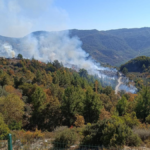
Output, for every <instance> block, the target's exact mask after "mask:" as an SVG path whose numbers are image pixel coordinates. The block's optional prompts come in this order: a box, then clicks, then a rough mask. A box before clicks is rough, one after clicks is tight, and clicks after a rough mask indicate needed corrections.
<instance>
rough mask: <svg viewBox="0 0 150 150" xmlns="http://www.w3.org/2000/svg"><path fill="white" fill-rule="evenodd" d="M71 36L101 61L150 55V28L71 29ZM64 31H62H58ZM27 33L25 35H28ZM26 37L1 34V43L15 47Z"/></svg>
mask: <svg viewBox="0 0 150 150" xmlns="http://www.w3.org/2000/svg"><path fill="white" fill-rule="evenodd" d="M66 31H69V36H70V37H74V36H77V37H78V38H79V39H80V40H81V41H82V48H83V50H85V51H86V52H87V53H89V54H90V56H91V57H92V58H93V59H95V60H96V61H97V62H100V63H108V64H110V65H114V66H119V65H121V64H123V63H125V62H127V61H128V60H130V59H133V58H135V57H137V56H142V55H146V56H150V28H149V27H144V28H132V29H127V28H123V29H113V30H106V31H99V30H96V29H92V30H78V29H70V30H66ZM57 32H62V31H57ZM50 33H51V32H48V31H35V32H32V33H30V34H29V35H33V36H35V37H39V36H41V35H45V34H50ZM27 36H28V35H26V36H25V37H27ZM25 37H22V38H12V37H5V36H0V43H4V42H7V43H9V44H11V45H12V47H13V48H14V49H15V48H17V44H18V43H19V42H20V41H21V40H22V39H23V38H25Z"/></svg>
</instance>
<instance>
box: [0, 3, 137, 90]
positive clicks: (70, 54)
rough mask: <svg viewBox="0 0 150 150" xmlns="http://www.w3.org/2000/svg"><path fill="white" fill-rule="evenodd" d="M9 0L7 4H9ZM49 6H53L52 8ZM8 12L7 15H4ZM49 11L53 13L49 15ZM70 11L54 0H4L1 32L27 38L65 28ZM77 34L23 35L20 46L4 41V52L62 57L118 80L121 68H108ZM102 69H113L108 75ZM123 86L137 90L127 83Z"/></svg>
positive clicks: (46, 59) (0, 13) (45, 59)
mask: <svg viewBox="0 0 150 150" xmlns="http://www.w3.org/2000/svg"><path fill="white" fill-rule="evenodd" d="M6 2H7V3H6ZM48 8H49V9H48ZM4 14H5V15H4ZM47 14H49V15H47ZM67 17H68V15H67V13H66V12H65V11H64V10H62V9H58V8H56V7H55V6H53V4H52V0H45V1H44V3H43V0H32V1H31V0H21V1H20V0H6V1H4V0H0V20H3V21H2V22H1V24H0V34H1V35H4V36H9V37H23V36H25V35H27V34H28V33H30V32H32V31H35V30H48V31H53V30H61V29H65V28H66V20H67ZM81 45H82V42H81V41H80V40H79V39H78V38H77V37H72V38H70V37H69V32H68V31H62V32H49V34H40V35H38V36H36V35H35V34H30V35H28V36H25V37H24V38H20V39H19V42H18V43H17V46H16V47H13V46H12V45H11V44H9V43H8V42H7V43H3V42H2V43H0V55H1V56H5V57H11V58H12V57H14V56H15V57H16V56H17V55H18V54H19V53H21V54H22V55H23V57H24V58H29V59H31V58H32V57H34V58H35V59H38V60H40V61H43V62H49V61H51V62H53V61H54V60H58V61H59V62H62V63H63V65H64V66H66V67H71V65H76V66H77V67H78V68H84V69H86V70H87V71H88V73H89V74H92V75H95V74H96V75H97V76H98V77H99V78H100V79H103V81H106V82H108V81H109V82H110V85H111V83H112V82H113V81H114V80H117V76H116V74H117V71H116V70H115V69H113V70H111V69H109V68H104V67H102V66H100V64H98V63H96V62H95V61H94V60H93V59H91V58H90V57H89V54H87V53H86V52H85V51H84V50H83V49H82V48H81ZM102 70H107V71H110V72H113V73H114V74H115V75H114V77H112V76H107V75H106V74H105V73H102V72H101V71H102ZM122 88H123V89H125V90H126V91H129V92H134V90H133V88H131V87H129V86H127V85H125V84H124V86H122Z"/></svg>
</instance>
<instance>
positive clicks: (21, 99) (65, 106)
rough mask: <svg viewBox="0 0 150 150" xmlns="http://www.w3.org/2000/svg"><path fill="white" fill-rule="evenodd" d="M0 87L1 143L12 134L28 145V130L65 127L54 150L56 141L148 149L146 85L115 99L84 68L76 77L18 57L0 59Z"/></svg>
mask: <svg viewBox="0 0 150 150" xmlns="http://www.w3.org/2000/svg"><path fill="white" fill-rule="evenodd" d="M0 84H1V86H0V139H5V137H6V135H7V134H8V133H9V132H12V133H14V132H15V133H16V135H17V136H18V135H20V134H21V135H22V136H23V135H24V136H25V137H24V138H26V140H29V135H31V134H30V133H31V131H32V132H33V131H36V135H37V132H38V135H39V133H41V131H42V132H44V131H46V133H47V132H48V131H49V132H51V131H54V130H55V129H56V127H60V126H67V127H70V128H67V129H65V130H64V131H62V132H60V133H59V134H58V135H56V136H55V137H53V138H54V143H53V144H54V146H55V143H56V142H57V143H65V144H64V147H69V146H70V144H74V143H75V142H77V141H78V142H80V143H82V144H84V145H87V144H94V145H99V143H100V144H101V145H104V146H118V145H119V146H122V145H129V146H138V145H141V144H142V143H145V144H147V145H148V144H149V142H148V139H149V138H150V134H147V135H146V136H145V131H146V132H147V133H149V130H150V129H149V128H150V125H149V124H150V109H149V105H150V94H149V93H150V87H149V86H147V87H143V88H142V89H141V90H140V92H139V93H137V94H131V93H123V92H120V93H118V94H117V95H116V94H115V92H114V90H113V89H112V88H111V87H109V86H108V87H103V86H101V83H100V82H99V81H98V80H95V78H94V77H93V76H90V75H88V73H87V71H86V70H84V69H80V70H79V72H76V71H75V70H73V69H68V68H65V67H63V65H62V64H61V63H59V62H58V61H57V60H56V61H54V62H53V63H47V64H45V63H43V62H40V61H38V60H35V59H32V60H28V59H23V58H22V57H21V55H18V58H17V59H4V58H0ZM21 129H22V130H21ZM23 130H24V131H23ZM27 130H29V131H27ZM39 130H40V131H39ZM26 131H27V132H26ZM41 134H42V133H41ZM33 137H35V134H34V136H33Z"/></svg>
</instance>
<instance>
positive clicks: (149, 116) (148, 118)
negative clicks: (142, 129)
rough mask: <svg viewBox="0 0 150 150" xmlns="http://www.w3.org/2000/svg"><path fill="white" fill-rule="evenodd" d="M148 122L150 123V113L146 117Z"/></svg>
mask: <svg viewBox="0 0 150 150" xmlns="http://www.w3.org/2000/svg"><path fill="white" fill-rule="evenodd" d="M146 122H147V123H149V124H150V115H148V116H147V117H146Z"/></svg>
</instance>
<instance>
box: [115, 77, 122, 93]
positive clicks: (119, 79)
mask: <svg viewBox="0 0 150 150" xmlns="http://www.w3.org/2000/svg"><path fill="white" fill-rule="evenodd" d="M121 79H122V76H120V77H119V78H118V84H117V86H116V88H115V93H116V94H117V93H118V91H119V86H120V85H121V84H122V82H121Z"/></svg>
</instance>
